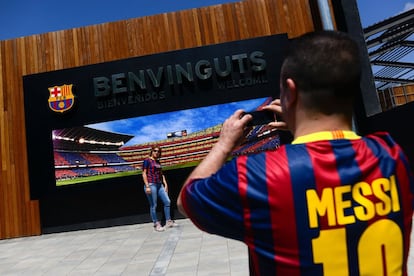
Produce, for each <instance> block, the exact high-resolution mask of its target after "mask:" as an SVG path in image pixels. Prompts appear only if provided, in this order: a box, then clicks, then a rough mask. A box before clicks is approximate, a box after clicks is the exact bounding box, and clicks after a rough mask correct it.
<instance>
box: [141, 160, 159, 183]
mask: <svg viewBox="0 0 414 276" xmlns="http://www.w3.org/2000/svg"><path fill="white" fill-rule="evenodd" d="M142 170H143V171H144V170H147V179H148V183H162V166H161V164H160V162H159V161H157V160H154V159H152V158H146V159H144V162H143V163H142Z"/></svg>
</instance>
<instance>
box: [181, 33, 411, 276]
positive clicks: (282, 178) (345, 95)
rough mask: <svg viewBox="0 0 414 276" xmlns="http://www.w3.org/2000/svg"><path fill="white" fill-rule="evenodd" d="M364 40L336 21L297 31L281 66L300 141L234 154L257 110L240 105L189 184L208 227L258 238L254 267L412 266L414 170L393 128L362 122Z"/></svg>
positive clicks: (289, 117) (187, 207) (283, 96)
mask: <svg viewBox="0 0 414 276" xmlns="http://www.w3.org/2000/svg"><path fill="white" fill-rule="evenodd" d="M360 74H361V73H360V61H359V52H358V47H357V45H356V43H355V42H354V41H353V40H351V39H350V38H349V36H348V35H346V34H344V33H340V32H336V31H321V32H314V33H308V34H305V35H303V36H301V37H298V38H295V39H293V40H292V41H291V45H289V52H288V53H287V55H286V57H285V60H284V62H283V64H282V68H281V75H280V100H279V99H277V100H275V101H273V102H272V104H270V105H269V106H266V107H265V109H268V110H272V111H273V112H275V113H276V114H281V115H282V118H283V122H272V123H270V124H269V125H270V126H273V127H275V128H279V129H288V130H289V131H290V132H291V133H292V135H293V139H294V140H293V142H292V143H291V144H286V145H282V146H281V147H280V148H279V149H277V150H274V151H267V152H263V153H258V154H253V155H248V156H239V157H237V158H234V159H232V160H231V161H229V162H227V160H228V158H229V157H230V155H231V152H232V150H234V149H235V148H236V146H238V141H240V138H241V137H242V136H243V132H244V130H245V128H246V125H247V123H248V121H249V120H251V119H252V118H251V116H250V115H246V116H241V115H242V114H243V110H237V111H236V112H235V113H234V114H233V115H232V116H230V117H229V118H228V119H227V120H226V121H225V122H224V124H223V127H222V130H221V134H220V138H219V140H218V142H217V143H216V144H215V145H214V147H213V148H212V150H211V151H210V153H209V154H208V155H207V156H206V158H205V159H204V160H203V161H202V162H201V163H200V164H199V165H198V166H197V167H196V168H195V169H194V170H193V172H192V173H191V174H190V176H189V177H188V179H187V180H186V182H185V183H184V185H183V187H182V190H181V192H180V195H179V198H178V201H177V204H178V207H179V210H180V211H181V212H182V213H183V214H184V215H186V216H188V217H189V218H190V219H191V220H192V221H193V223H194V224H195V225H197V227H199V228H200V229H202V230H204V231H206V232H209V233H213V234H217V235H221V236H224V237H228V238H232V239H236V240H240V241H242V242H244V243H245V244H246V245H247V246H248V250H249V261H250V273H251V274H252V275H283V276H285V275H289V276H292V275H312V276H315V275H334V276H338V275H406V274H407V256H408V251H409V245H410V241H409V237H410V232H411V224H412V217H413V203H414V199H413V198H414V196H413V193H414V180H413V175H412V173H411V172H410V169H409V164H408V162H407V158H406V156H405V155H404V153H403V152H402V150H401V148H400V147H399V145H397V144H396V143H395V142H394V140H393V139H392V138H391V137H390V136H389V135H388V134H387V133H384V132H379V133H374V134H371V135H367V136H363V137H362V136H358V135H357V134H356V133H355V132H354V131H353V130H352V113H353V101H354V98H355V96H356V94H357V93H359V83H360Z"/></svg>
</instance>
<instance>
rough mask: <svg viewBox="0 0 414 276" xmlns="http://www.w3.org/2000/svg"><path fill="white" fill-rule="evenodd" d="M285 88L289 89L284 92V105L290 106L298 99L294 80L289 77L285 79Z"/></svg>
mask: <svg viewBox="0 0 414 276" xmlns="http://www.w3.org/2000/svg"><path fill="white" fill-rule="evenodd" d="M286 88H287V90H288V91H289V92H288V93H286V94H287V95H286V105H287V106H292V105H294V104H295V103H296V101H297V99H298V90H297V87H296V83H295V81H294V80H292V79H290V78H288V79H286Z"/></svg>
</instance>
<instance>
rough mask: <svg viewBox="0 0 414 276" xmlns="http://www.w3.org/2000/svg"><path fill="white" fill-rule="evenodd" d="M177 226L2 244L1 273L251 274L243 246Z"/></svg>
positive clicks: (412, 262) (185, 224) (185, 223)
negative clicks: (156, 230)
mask: <svg viewBox="0 0 414 276" xmlns="http://www.w3.org/2000/svg"><path fill="white" fill-rule="evenodd" d="M177 222H178V223H179V226H178V227H176V228H170V229H167V230H166V231H165V232H161V233H158V232H154V231H153V229H152V224H151V223H144V224H135V225H126V226H117V227H108V228H101V229H91V230H83V231H72V232H63V233H57V234H45V235H41V236H34V237H25V238H16V239H6V240H0V275H2V276H3V275H30V276H32V275H51V276H52V275H53V276H60V275H76V276H79V275H108V276H110V275H154V276H155V275H173V276H174V275H177V276H187V275H191V276H193V275H199V276H203V275H214V276H216V275H226V276H229V275H230V276H242V275H248V260H247V249H246V247H245V246H244V245H243V244H242V243H240V242H238V241H233V240H229V239H225V238H221V237H218V236H215V235H210V234H207V233H204V232H201V231H200V230H198V229H197V228H196V227H195V226H194V225H193V224H192V223H191V222H190V221H189V220H188V219H182V220H177ZM411 248H412V249H413V248H414V231H413V233H412V242H411ZM413 251H414V249H413V250H411V253H410V254H411V255H410V259H409V266H408V267H409V275H410V276H414V252H413Z"/></svg>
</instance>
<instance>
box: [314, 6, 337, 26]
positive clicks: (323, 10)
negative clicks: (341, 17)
mask: <svg viewBox="0 0 414 276" xmlns="http://www.w3.org/2000/svg"><path fill="white" fill-rule="evenodd" d="M318 8H319V13H320V15H321V20H322V27H323V29H324V30H333V29H334V25H333V22H332V15H331V10H330V8H329V4H328V1H327V0H318Z"/></svg>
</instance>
